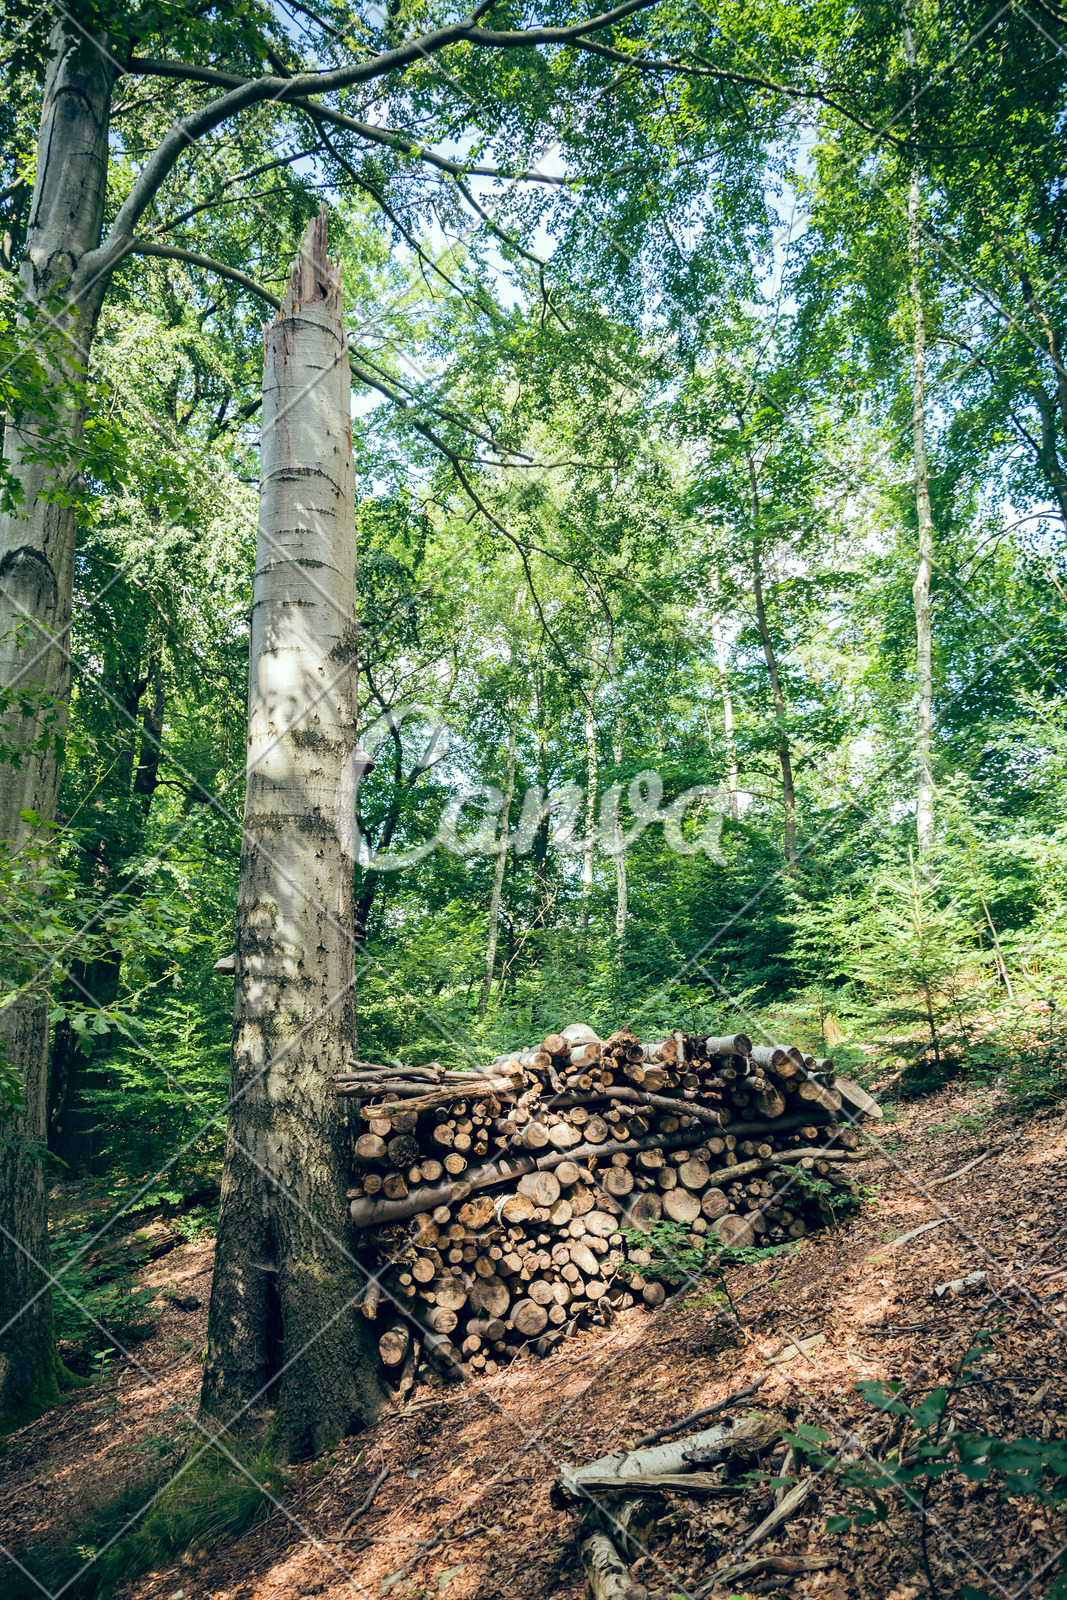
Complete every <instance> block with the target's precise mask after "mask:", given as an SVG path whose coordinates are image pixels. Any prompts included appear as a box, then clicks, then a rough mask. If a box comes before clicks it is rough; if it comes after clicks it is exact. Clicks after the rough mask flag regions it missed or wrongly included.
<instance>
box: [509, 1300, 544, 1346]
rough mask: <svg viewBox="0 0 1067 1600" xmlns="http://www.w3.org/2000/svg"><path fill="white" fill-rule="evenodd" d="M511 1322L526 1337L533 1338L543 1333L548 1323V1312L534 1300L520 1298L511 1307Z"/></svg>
mask: <svg viewBox="0 0 1067 1600" xmlns="http://www.w3.org/2000/svg"><path fill="white" fill-rule="evenodd" d="M510 1320H511V1322H512V1323H513V1324H514V1326H515V1331H516V1332H517V1333H519V1334H521V1335H522V1337H523V1338H524V1339H533V1338H536V1336H537V1335H538V1334H539V1333H543V1332H544V1330H545V1328H546V1326H547V1324H548V1312H547V1311H546V1310H545V1308H544V1306H539V1305H538V1304H537V1303H536V1301H534V1300H519V1301H517V1302H516V1304H515V1305H514V1306H512V1308H511V1318H510Z"/></svg>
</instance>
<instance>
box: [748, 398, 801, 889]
mask: <svg viewBox="0 0 1067 1600" xmlns="http://www.w3.org/2000/svg"><path fill="white" fill-rule="evenodd" d="M738 421H739V422H740V423H741V425H742V427H743V426H744V418H743V417H739V418H738ZM745 460H746V462H747V464H748V482H749V493H750V495H751V502H752V595H753V598H754V600H755V602H756V626H757V627H758V628H759V636H760V643H761V644H762V645H763V659H764V661H765V662H766V663H767V675H768V677H769V678H770V680H771V696H772V698H773V700H774V719H775V722H776V723H777V725H778V766H779V768H780V770H781V774H782V807H783V809H784V811H785V828H784V830H783V832H784V841H783V842H784V845H785V859H786V861H787V862H788V864H789V867H790V870H792V869H793V868H794V867H795V866H796V864H797V801H796V789H795V787H794V784H793V757H792V753H791V751H790V749H789V736H788V734H787V733H786V731H785V695H784V694H783V693H782V680H781V677H780V675H779V672H778V657H777V655H776V654H775V650H774V641H773V639H772V638H771V630H770V627H769V626H768V623H767V606H766V602H765V600H764V595H763V558H762V554H761V551H760V537H759V521H760V500H759V481H758V479H757V477H756V463H755V462H754V461H753V459H752V455H751V452H750V451H748V450H746V452H745Z"/></svg>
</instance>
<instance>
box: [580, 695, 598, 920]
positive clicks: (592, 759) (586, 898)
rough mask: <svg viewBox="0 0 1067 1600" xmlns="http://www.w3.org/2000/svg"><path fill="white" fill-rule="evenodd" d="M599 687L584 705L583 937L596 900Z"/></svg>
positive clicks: (581, 915) (581, 917) (581, 916)
mask: <svg viewBox="0 0 1067 1600" xmlns="http://www.w3.org/2000/svg"><path fill="white" fill-rule="evenodd" d="M595 693H596V686H595V685H590V689H589V695H588V697H587V699H586V702H585V783H586V788H585V840H584V842H583V844H582V909H581V914H580V920H579V926H580V929H581V932H582V935H583V937H584V935H585V934H587V933H588V932H589V911H590V902H591V900H592V897H593V856H594V854H595V852H596V786H597V776H598V769H597V755H596V700H595V698H594V695H595Z"/></svg>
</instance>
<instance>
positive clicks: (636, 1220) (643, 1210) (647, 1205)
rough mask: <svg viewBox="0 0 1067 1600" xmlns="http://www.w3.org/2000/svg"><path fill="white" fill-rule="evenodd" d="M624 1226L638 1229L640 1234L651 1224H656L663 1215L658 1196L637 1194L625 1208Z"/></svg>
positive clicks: (661, 1204) (661, 1203)
mask: <svg viewBox="0 0 1067 1600" xmlns="http://www.w3.org/2000/svg"><path fill="white" fill-rule="evenodd" d="M625 1215H626V1226H627V1227H629V1228H639V1229H640V1230H641V1231H642V1233H644V1232H645V1231H647V1229H648V1226H649V1224H650V1223H652V1222H658V1221H659V1220H660V1218H661V1217H662V1215H663V1202H662V1200H661V1199H660V1197H659V1195H658V1194H652V1193H646V1194H639V1195H638V1196H637V1197H636V1199H634V1200H633V1201H631V1203H630V1204H629V1205H628V1206H627V1208H626V1213H625Z"/></svg>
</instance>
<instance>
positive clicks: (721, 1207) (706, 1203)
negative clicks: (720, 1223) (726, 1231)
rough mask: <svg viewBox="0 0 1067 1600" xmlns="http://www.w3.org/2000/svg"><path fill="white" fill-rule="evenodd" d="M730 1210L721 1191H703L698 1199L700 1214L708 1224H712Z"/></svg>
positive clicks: (728, 1203)
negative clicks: (705, 1218)
mask: <svg viewBox="0 0 1067 1600" xmlns="http://www.w3.org/2000/svg"><path fill="white" fill-rule="evenodd" d="M729 1209H730V1202H729V1200H727V1198H726V1196H725V1195H724V1194H723V1192H722V1190H721V1189H705V1190H704V1193H703V1194H702V1195H701V1197H700V1210H701V1213H702V1214H703V1215H704V1216H705V1217H707V1219H708V1221H709V1222H714V1221H715V1219H716V1218H717V1217H724V1216H725V1215H726V1213H727V1212H728V1211H729Z"/></svg>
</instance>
